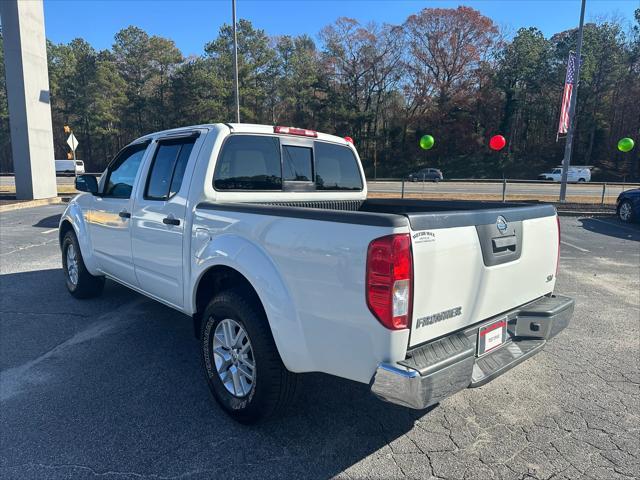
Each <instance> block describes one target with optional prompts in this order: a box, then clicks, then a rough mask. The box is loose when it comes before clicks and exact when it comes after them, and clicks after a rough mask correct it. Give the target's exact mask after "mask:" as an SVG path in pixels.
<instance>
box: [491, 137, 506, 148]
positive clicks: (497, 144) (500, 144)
mask: <svg viewBox="0 0 640 480" xmlns="http://www.w3.org/2000/svg"><path fill="white" fill-rule="evenodd" d="M506 144H507V140H506V139H505V138H504V137H503V136H502V135H494V136H493V137H491V140H489V148H491V150H496V151H499V150H502V149H503V148H504V146H505V145H506Z"/></svg>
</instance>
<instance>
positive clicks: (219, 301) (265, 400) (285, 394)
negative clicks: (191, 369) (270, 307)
mask: <svg viewBox="0 0 640 480" xmlns="http://www.w3.org/2000/svg"><path fill="white" fill-rule="evenodd" d="M200 341H201V348H202V361H203V365H204V370H205V374H206V377H207V383H208V384H209V389H210V390H211V393H212V394H213V397H214V398H215V399H216V401H217V402H218V404H219V405H220V406H221V407H222V408H223V409H224V410H225V411H226V412H227V414H229V415H230V416H231V417H232V418H233V419H234V420H236V421H238V422H240V423H245V424H250V423H255V422H258V421H260V420H262V419H264V418H266V417H269V416H271V415H273V414H276V413H278V412H280V411H282V410H283V409H285V408H286V406H287V405H288V404H289V403H291V401H292V400H293V398H294V395H295V391H296V386H297V376H296V375H295V374H294V373H291V372H289V371H288V370H287V369H286V368H285V366H284V364H283V363H282V360H281V358H280V355H279V354H278V350H277V348H276V345H275V342H274V340H273V336H272V335H271V329H270V328H269V323H268V321H267V318H266V315H265V314H264V311H263V310H262V308H261V306H260V305H259V302H258V300H257V299H256V298H255V295H251V294H249V293H247V292H243V291H240V290H227V291H224V292H221V293H219V294H217V295H216V296H215V297H214V299H213V300H211V302H210V303H209V305H208V306H207V308H206V309H205V311H204V314H203V322H202V332H201V335H200Z"/></svg>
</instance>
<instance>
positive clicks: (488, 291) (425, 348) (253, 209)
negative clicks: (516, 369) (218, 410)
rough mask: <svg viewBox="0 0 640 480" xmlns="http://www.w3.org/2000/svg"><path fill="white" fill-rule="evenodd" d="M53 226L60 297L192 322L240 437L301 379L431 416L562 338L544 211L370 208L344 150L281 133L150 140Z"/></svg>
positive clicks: (566, 301)
mask: <svg viewBox="0 0 640 480" xmlns="http://www.w3.org/2000/svg"><path fill="white" fill-rule="evenodd" d="M76 188H77V189H78V190H80V191H83V192H87V193H81V194H79V195H77V196H76V197H75V198H74V199H73V200H71V202H70V203H69V206H68V207H67V209H66V211H65V212H64V214H63V215H62V218H61V221H60V245H61V249H62V264H63V268H64V272H65V276H66V284H67V287H68V289H69V291H70V292H71V294H72V295H74V296H75V297H78V298H87V297H91V296H94V295H98V294H99V293H100V292H101V290H102V287H103V284H104V279H105V277H106V278H109V279H112V280H115V281H116V282H120V283H122V284H124V285H126V286H128V287H130V288H131V289H133V290H136V291H138V292H140V293H142V294H144V295H147V296H148V297H151V298H153V299H155V300H158V301H160V302H162V303H164V304H166V305H168V306H170V307H172V308H174V309H176V310H178V311H180V312H183V313H186V314H188V315H190V316H192V317H193V320H194V327H195V331H196V334H197V336H198V337H199V339H200V341H201V350H202V360H203V365H204V370H205V373H206V378H207V380H208V383H209V387H210V389H211V391H212V393H213V396H214V397H215V399H216V400H217V401H218V403H219V404H220V405H221V406H222V407H223V408H224V409H225V410H226V411H227V412H228V413H229V414H230V415H231V416H232V417H233V418H235V419H236V420H238V421H241V422H245V423H250V422H254V421H257V420H259V419H261V418H263V417H265V416H267V415H270V414H272V413H273V412H275V411H277V410H279V409H280V408H282V407H283V406H284V405H286V404H287V402H288V401H289V400H290V399H291V398H292V396H293V394H294V391H295V387H296V383H297V378H298V376H297V375H296V374H297V373H302V372H325V373H328V374H331V375H336V376H339V377H343V378H346V379H350V380H354V381H356V382H362V383H365V384H369V385H370V387H371V391H372V392H373V393H374V394H375V395H376V396H378V397H379V398H381V399H383V400H386V401H389V402H393V403H396V404H400V405H404V406H407V407H412V408H416V409H422V408H426V407H428V406H430V405H433V404H435V403H438V402H440V401H441V400H442V399H444V398H445V397H447V396H448V395H451V394H453V393H455V392H456V391H458V390H461V389H464V388H467V387H469V386H471V387H475V386H479V385H482V384H484V383H486V382H487V381H489V380H491V379H492V378H494V377H496V376H497V375H500V374H502V373H503V372H505V371H506V370H507V369H509V368H511V367H512V366H514V365H516V364H518V363H520V362H521V361H523V360H525V359H526V358H528V357H530V356H532V355H534V354H535V353H537V352H538V351H540V349H541V348H542V347H544V345H545V343H546V342H547V341H548V340H549V339H550V338H552V337H553V336H555V335H556V334H557V333H558V332H559V331H561V330H562V329H563V328H564V327H565V326H566V325H567V324H568V322H569V320H570V318H571V315H572V313H573V305H574V304H573V300H571V299H570V298H567V297H563V296H559V295H554V294H553V289H554V284H555V280H556V272H557V268H558V254H559V240H560V231H559V223H558V219H557V215H556V212H555V209H554V208H553V206H551V205H542V204H541V205H523V204H510V203H493V202H470V201H459V202H458V201H455V202H451V201H419V200H401V199H388V200H380V199H367V186H366V181H365V177H364V172H363V170H362V166H361V164H360V160H359V158H358V154H357V152H356V149H355V148H354V146H353V144H352V143H350V142H348V141H346V140H345V139H343V138H339V137H335V136H332V135H325V134H322V133H317V132H315V131H312V130H304V129H296V128H290V127H273V126H263V125H247V124H216V125H199V126H194V127H189V128H181V129H176V130H169V131H164V132H159V133H154V134H151V135H146V136H144V137H142V138H140V139H138V140H136V141H135V142H133V143H131V144H130V145H129V146H127V147H125V148H124V149H123V150H122V151H121V152H120V153H119V154H118V155H117V156H116V157H115V159H114V160H113V161H112V162H111V164H110V165H109V166H108V168H107V169H106V170H105V172H104V173H103V174H102V176H101V177H100V179H99V181H98V180H96V178H95V177H92V176H89V175H82V176H80V177H78V178H77V180H76Z"/></svg>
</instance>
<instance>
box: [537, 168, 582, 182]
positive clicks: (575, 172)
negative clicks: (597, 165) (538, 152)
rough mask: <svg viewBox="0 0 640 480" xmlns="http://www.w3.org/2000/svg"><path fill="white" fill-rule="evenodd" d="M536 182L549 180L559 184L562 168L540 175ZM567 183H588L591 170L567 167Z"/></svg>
mask: <svg viewBox="0 0 640 480" xmlns="http://www.w3.org/2000/svg"><path fill="white" fill-rule="evenodd" d="M538 180H551V181H554V182H560V181H561V180H562V168H554V169H553V170H551V172H549V173H541V174H540V175H538ZM567 181H568V182H590V181H591V169H590V168H588V167H569V170H568V172H567Z"/></svg>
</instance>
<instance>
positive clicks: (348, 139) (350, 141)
mask: <svg viewBox="0 0 640 480" xmlns="http://www.w3.org/2000/svg"><path fill="white" fill-rule="evenodd" d="M344 139H345V140H346V141H347V142H349V143H353V138H351V137H344Z"/></svg>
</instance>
